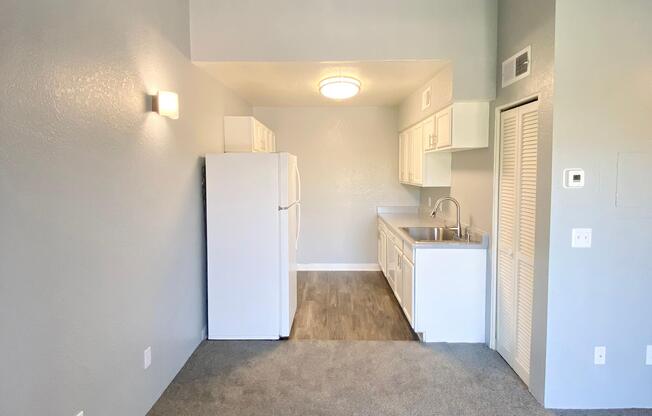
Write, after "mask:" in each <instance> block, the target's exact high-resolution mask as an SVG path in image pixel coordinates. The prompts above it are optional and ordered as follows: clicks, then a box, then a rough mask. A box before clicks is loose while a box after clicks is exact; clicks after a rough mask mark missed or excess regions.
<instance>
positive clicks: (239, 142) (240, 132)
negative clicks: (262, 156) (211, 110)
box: [224, 116, 276, 153]
mask: <svg viewBox="0 0 652 416" xmlns="http://www.w3.org/2000/svg"><path fill="white" fill-rule="evenodd" d="M275 151H276V137H275V135H274V132H272V131H271V130H270V129H269V128H267V126H265V125H264V124H263V123H261V122H260V121H258V120H256V119H255V118H254V117H251V116H226V117H224V152H226V153H232V152H275Z"/></svg>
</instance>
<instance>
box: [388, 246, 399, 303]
mask: <svg viewBox="0 0 652 416" xmlns="http://www.w3.org/2000/svg"><path fill="white" fill-rule="evenodd" d="M399 255H400V252H399V251H398V248H397V247H396V246H395V245H394V243H393V242H392V240H391V238H388V239H387V282H388V283H389V286H390V287H391V288H392V290H393V291H396V276H397V275H398V273H399V264H398V262H399V260H398V259H399Z"/></svg>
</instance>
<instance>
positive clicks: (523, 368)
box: [496, 101, 538, 384]
mask: <svg viewBox="0 0 652 416" xmlns="http://www.w3.org/2000/svg"><path fill="white" fill-rule="evenodd" d="M500 135H501V149H500V180H499V188H498V244H497V250H498V255H497V266H498V267H497V285H498V296H497V340H496V341H497V342H496V344H497V349H498V352H499V353H500V354H501V355H502V356H503V357H504V358H505V360H506V361H507V362H508V363H509V364H510V365H511V366H512V368H513V369H514V370H515V371H516V373H517V374H518V375H519V376H520V377H521V378H522V379H523V381H524V382H525V383H526V384H529V379H530V345H531V340H532V295H533V286H534V285H533V279H534V230H535V216H536V176H537V138H538V103H537V102H536V101H535V102H533V103H529V104H525V105H522V106H520V107H517V108H514V109H511V110H508V111H505V112H503V113H501V117H500Z"/></svg>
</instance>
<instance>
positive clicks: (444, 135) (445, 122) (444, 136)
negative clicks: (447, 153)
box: [435, 106, 453, 149]
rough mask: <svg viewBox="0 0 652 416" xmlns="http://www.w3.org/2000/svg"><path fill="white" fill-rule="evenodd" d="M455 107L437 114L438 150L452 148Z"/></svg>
mask: <svg viewBox="0 0 652 416" xmlns="http://www.w3.org/2000/svg"><path fill="white" fill-rule="evenodd" d="M452 119H453V107H452V106H451V107H447V108H445V109H443V110H442V111H439V112H438V113H437V114H435V127H436V132H437V149H444V148H447V147H450V146H451V144H452V139H453V137H452V136H453V132H452V127H453V121H452Z"/></svg>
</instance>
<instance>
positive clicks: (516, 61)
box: [502, 46, 532, 88]
mask: <svg viewBox="0 0 652 416" xmlns="http://www.w3.org/2000/svg"><path fill="white" fill-rule="evenodd" d="M531 51H532V49H531V47H530V46H528V47H527V48H525V49H523V50H522V51H519V52H518V53H517V54H516V55H514V56H512V57H510V58H509V59H507V60H506V61H504V62H503V73H502V78H503V83H502V85H503V88H505V87H506V86H508V85H511V84H513V83H515V82H516V81H518V80H520V79H523V78H525V77H527V76H528V75H530V65H531V63H532V53H531Z"/></svg>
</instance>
